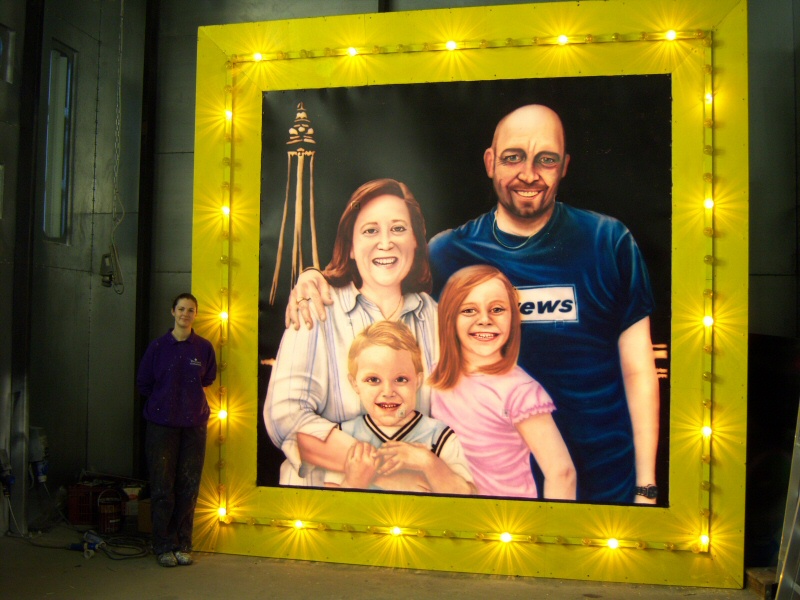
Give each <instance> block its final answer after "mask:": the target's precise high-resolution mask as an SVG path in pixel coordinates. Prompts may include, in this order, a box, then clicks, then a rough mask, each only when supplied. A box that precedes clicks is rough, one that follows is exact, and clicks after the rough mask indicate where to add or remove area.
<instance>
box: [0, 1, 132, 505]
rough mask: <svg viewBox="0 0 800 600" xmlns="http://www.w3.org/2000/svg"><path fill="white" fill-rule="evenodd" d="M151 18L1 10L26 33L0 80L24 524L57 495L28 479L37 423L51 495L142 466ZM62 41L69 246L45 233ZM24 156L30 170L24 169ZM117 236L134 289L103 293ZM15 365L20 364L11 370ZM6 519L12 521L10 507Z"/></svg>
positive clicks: (67, 6)
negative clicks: (142, 191)
mask: <svg viewBox="0 0 800 600" xmlns="http://www.w3.org/2000/svg"><path fill="white" fill-rule="evenodd" d="M123 9H124V16H123V19H121V18H120V16H121V10H123ZM26 10H27V11H28V15H27V16H28V17H29V18H32V19H33V20H34V21H36V20H38V21H39V22H40V23H41V34H42V35H41V39H24V36H23V34H24V33H25V17H26ZM31 11H34V13H38V15H37V14H31ZM144 16H145V14H144V2H142V1H139V0H127V1H126V2H124V3H123V2H120V1H119V0H95V1H92V2H84V1H81V0H59V1H58V2H44V3H43V4H42V3H41V2H28V3H26V2H24V1H22V0H14V1H13V2H5V3H3V8H2V12H0V23H2V24H3V25H6V26H7V27H9V28H13V29H14V30H15V32H16V36H17V37H16V47H15V57H16V58H15V65H14V84H13V85H8V84H0V89H2V90H3V91H2V92H0V114H2V115H3V123H2V125H1V127H2V128H3V135H2V139H3V143H2V144H0V148H2V149H1V150H0V152H2V153H3V155H0V162H2V163H3V164H4V165H5V168H4V172H5V174H6V185H5V190H4V196H3V203H2V205H3V214H2V221H0V228H2V243H0V286H1V289H2V291H1V292H0V296H1V297H2V300H1V301H0V323H2V324H1V325H0V327H2V331H0V386H2V387H0V392H2V396H1V398H2V401H1V402H0V448H9V450H10V454H11V457H12V463H13V467H14V475H15V476H16V479H17V484H16V485H15V486H14V487H13V493H12V506H14V507H15V508H16V509H17V510H16V511H15V513H16V516H17V517H18V518H19V519H24V518H25V516H26V515H25V510H27V509H31V507H33V508H32V511H33V512H36V508H35V507H36V505H37V504H38V503H39V502H38V501H39V500H40V498H39V496H40V495H42V496H46V495H47V494H48V490H47V489H44V490H42V488H43V486H33V487H32V488H31V489H30V490H29V492H28V490H26V489H25V486H23V485H22V481H23V479H25V478H27V477H28V472H27V467H28V464H27V463H28V447H27V444H26V443H25V442H26V440H27V436H28V428H29V427H39V428H42V430H43V431H44V432H45V434H46V441H47V446H48V448H49V462H50V472H49V474H50V479H51V480H50V482H49V483H50V488H51V489H52V490H53V493H54V491H55V489H56V488H57V487H58V486H59V485H60V484H62V483H66V482H69V481H73V480H74V479H75V478H76V477H77V475H78V474H79V473H80V471H81V470H82V469H84V468H90V469H93V470H97V471H101V472H122V473H125V472H130V471H131V470H132V468H133V460H134V452H133V446H134V435H133V433H134V428H135V424H136V422H137V420H138V415H136V414H135V411H134V408H133V399H134V390H133V384H132V381H133V374H134V368H135V363H136V357H135V355H134V354H135V351H134V332H135V322H136V301H135V300H136V294H135V292H136V273H137V264H136V253H137V239H136V238H137V212H138V208H137V207H138V181H139V152H140V150H139V148H140V143H139V138H140V125H141V99H142V70H143V65H142V59H143V47H144V39H143V33H144ZM121 25H122V27H123V28H124V30H123V33H124V35H123V42H124V43H123V46H122V48H123V49H122V60H121V61H120V26H121ZM26 44H37V45H38V44H41V55H42V61H41V71H42V73H43V75H42V78H41V80H40V81H39V91H40V94H39V95H38V96H37V97H32V95H31V90H30V88H27V89H23V87H24V84H25V82H26V78H27V81H28V83H31V79H30V78H31V77H33V78H34V87H36V86H35V83H36V81H35V80H36V78H38V72H39V65H37V64H35V63H34V64H27V63H26V62H25V56H26V52H25V51H26V50H27V51H28V52H30V50H31V47H30V46H26ZM54 47H59V48H62V49H65V51H66V52H67V53H69V54H71V55H72V56H73V57H74V61H73V62H74V64H73V71H72V73H71V76H70V79H71V81H72V90H73V96H72V105H71V114H70V115H69V116H68V120H71V136H70V137H71V140H72V142H71V143H72V145H73V146H72V148H73V150H72V156H73V160H72V163H71V165H69V168H68V172H69V178H68V182H69V183H68V185H67V186H66V187H67V190H68V193H69V195H70V205H71V206H70V208H69V210H68V211H67V226H66V233H65V235H64V237H63V239H58V240H54V239H51V238H52V236H50V238H48V237H47V236H46V235H45V231H44V227H43V216H44V206H43V192H42V184H43V180H44V175H43V172H44V171H43V169H44V165H45V164H46V160H45V157H44V153H43V151H42V149H43V147H44V145H43V144H44V138H45V132H46V128H47V122H48V115H47V101H48V100H47V89H48V72H49V63H50V51H51V49H52V48H54ZM34 48H35V46H34ZM120 62H121V65H122V68H121V70H120ZM118 89H119V90H120V91H121V94H120V95H119V105H120V127H119V129H118V128H117V126H116V123H117V104H118V102H117V99H118V94H117V91H118ZM30 106H34V107H37V106H38V110H37V111H36V112H35V113H34V114H35V118H36V122H35V123H30V122H23V126H27V127H29V128H30V127H33V126H36V127H37V128H36V130H35V131H26V132H25V133H26V137H23V138H22V139H19V138H20V136H19V135H18V134H17V133H18V132H19V130H20V129H19V127H20V115H21V114H22V115H24V114H25V110H26V108H28V107H30ZM117 131H119V149H120V152H119V157H120V158H119V161H117V159H116V156H117V155H116V153H115V145H116V140H117ZM28 159H30V160H32V161H33V163H31V164H28V162H25V161H27V160H28ZM20 162H22V164H25V165H27V169H25V168H23V169H21V170H20V173H19V174H18V173H17V171H18V168H17V167H18V164H19V163H20ZM115 172H116V173H117V177H116V182H117V187H118V189H119V195H118V197H116V198H115V194H114V182H115V175H114V174H115ZM17 175H19V177H17ZM27 192H30V194H28V193H27ZM123 215H124V216H123ZM27 216H30V219H29V222H27V223H25V222H23V219H25V218H26V217H27ZM15 234H16V235H15ZM20 234H21V235H20ZM112 235H113V239H114V241H115V246H116V249H117V253H118V255H119V264H120V265H121V269H118V270H119V271H121V274H122V275H123V279H122V280H121V281H120V273H117V277H116V281H117V282H119V283H124V286H121V285H117V286H115V287H114V288H112V287H104V286H103V285H101V278H100V274H99V270H100V264H101V257H102V255H104V254H107V253H110V252H111V243H112ZM20 288H26V289H20ZM12 300H14V301H15V302H16V304H12ZM12 311H13V318H12ZM21 340H23V341H26V342H25V343H20V341H21ZM26 343H27V344H28V347H27V349H26V348H25V345H26ZM26 350H27V351H26ZM23 354H24V356H23ZM12 364H13V365H17V369H16V372H15V373H14V374H13V376H12ZM20 366H22V368H24V369H25V372H24V373H20V372H19V367H20ZM0 512H1V513H2V515H3V518H4V519H5V518H7V515H6V511H5V510H3V511H0Z"/></svg>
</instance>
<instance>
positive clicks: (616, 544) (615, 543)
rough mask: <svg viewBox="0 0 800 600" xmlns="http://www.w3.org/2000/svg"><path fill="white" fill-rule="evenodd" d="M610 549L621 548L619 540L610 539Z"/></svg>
mask: <svg viewBox="0 0 800 600" xmlns="http://www.w3.org/2000/svg"><path fill="white" fill-rule="evenodd" d="M608 547H609V548H613V549H617V548H619V540H618V539H616V538H611V539H609V540H608Z"/></svg>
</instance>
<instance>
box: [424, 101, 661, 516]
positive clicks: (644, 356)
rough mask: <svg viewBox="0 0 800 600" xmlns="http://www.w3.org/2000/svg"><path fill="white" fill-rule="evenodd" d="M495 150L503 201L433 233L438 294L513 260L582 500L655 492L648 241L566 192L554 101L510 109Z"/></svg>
mask: <svg viewBox="0 0 800 600" xmlns="http://www.w3.org/2000/svg"><path fill="white" fill-rule="evenodd" d="M483 158H484V165H485V167H486V174H487V175H488V176H489V177H490V178H491V179H492V181H493V185H494V190H495V194H496V195H497V206H496V207H495V208H493V209H492V210H491V211H489V212H488V213H485V214H483V215H481V216H480V217H478V218H477V219H474V220H472V221H469V222H468V223H465V224H464V225H462V226H461V227H458V228H457V229H453V230H449V231H445V232H442V233H440V234H439V235H437V236H436V237H435V238H434V239H433V240H431V242H430V244H429V249H430V258H431V267H432V271H433V276H434V296H435V297H436V295H437V294H438V291H439V290H440V289H441V287H442V286H443V285H444V283H445V282H446V281H447V278H448V277H449V276H450V275H451V274H452V273H454V272H455V271H457V270H458V269H460V268H462V267H465V266H468V265H472V264H476V263H486V264H491V265H493V266H495V267H497V268H499V269H500V270H502V271H503V272H504V273H505V274H506V275H507V276H508V277H509V279H510V280H511V282H512V283H513V284H514V286H515V287H516V288H517V290H518V291H519V295H520V305H519V309H520V312H521V317H522V348H521V349H520V357H519V362H520V366H522V367H523V368H524V369H525V370H526V371H527V372H528V373H529V374H530V375H531V376H532V377H533V378H534V379H536V380H537V381H539V383H541V384H542V385H543V386H544V387H545V389H546V390H547V391H548V392H549V393H550V395H551V397H552V398H553V401H554V403H555V405H556V411H555V412H554V413H553V418H554V419H555V420H556V424H557V425H558V428H559V430H560V431H561V434H562V436H563V437H564V441H565V442H566V443H567V447H568V448H569V451H570V455H571V456H572V460H573V462H574V464H575V468H576V470H577V474H578V491H577V500H578V501H579V502H580V501H583V502H626V503H630V502H640V503H654V502H655V501H656V497H657V493H658V490H657V487H656V486H655V484H656V481H655V462H656V451H657V447H658V426H659V422H658V421H659V393H658V379H657V376H656V369H655V361H654V356H653V347H652V342H651V338H650V314H651V313H652V311H653V308H654V301H653V295H652V292H651V289H650V282H649V277H648V274H647V269H646V266H645V263H644V260H643V257H642V255H641V253H640V251H639V249H638V247H637V246H636V242H635V241H634V239H633V236H632V235H631V233H630V231H628V229H627V228H626V227H625V226H624V225H623V224H622V223H620V222H619V221H617V220H616V219H613V218H611V217H608V216H605V215H601V214H598V213H595V212H591V211H587V210H582V209H578V208H574V207H572V206H569V205H566V204H563V203H561V202H558V201H557V200H556V193H557V191H558V186H559V183H560V182H561V179H562V178H563V177H564V176H565V175H566V173H567V167H568V166H569V159H570V157H569V154H567V153H566V148H565V140H564V129H563V126H562V124H561V119H560V118H559V116H558V115H557V114H556V113H555V112H554V111H553V110H551V109H550V108H548V107H546V106H541V105H529V106H523V107H521V108H519V109H517V110H515V111H513V112H512V113H510V114H509V115H507V116H506V117H504V118H503V119H502V120H501V121H500V123H498V125H497V128H496V130H495V134H494V139H493V141H492V146H491V147H490V148H488V149H487V150H486V151H485V152H484V157H483Z"/></svg>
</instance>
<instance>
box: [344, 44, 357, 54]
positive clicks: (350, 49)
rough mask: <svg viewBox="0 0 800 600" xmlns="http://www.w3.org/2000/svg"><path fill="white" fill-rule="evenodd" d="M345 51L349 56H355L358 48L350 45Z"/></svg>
mask: <svg viewBox="0 0 800 600" xmlns="http://www.w3.org/2000/svg"><path fill="white" fill-rule="evenodd" d="M347 53H348V54H349V55H350V56H355V55H356V54H358V50H356V49H355V48H353V47H352V46H350V47H349V48H348V49H347Z"/></svg>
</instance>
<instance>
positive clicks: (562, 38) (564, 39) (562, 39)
mask: <svg viewBox="0 0 800 600" xmlns="http://www.w3.org/2000/svg"><path fill="white" fill-rule="evenodd" d="M567 42H569V38H568V37H567V36H565V35H563V34H562V35H560V36H558V43H559V44H561V45H562V46H563V45H564V44H566V43H567Z"/></svg>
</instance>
